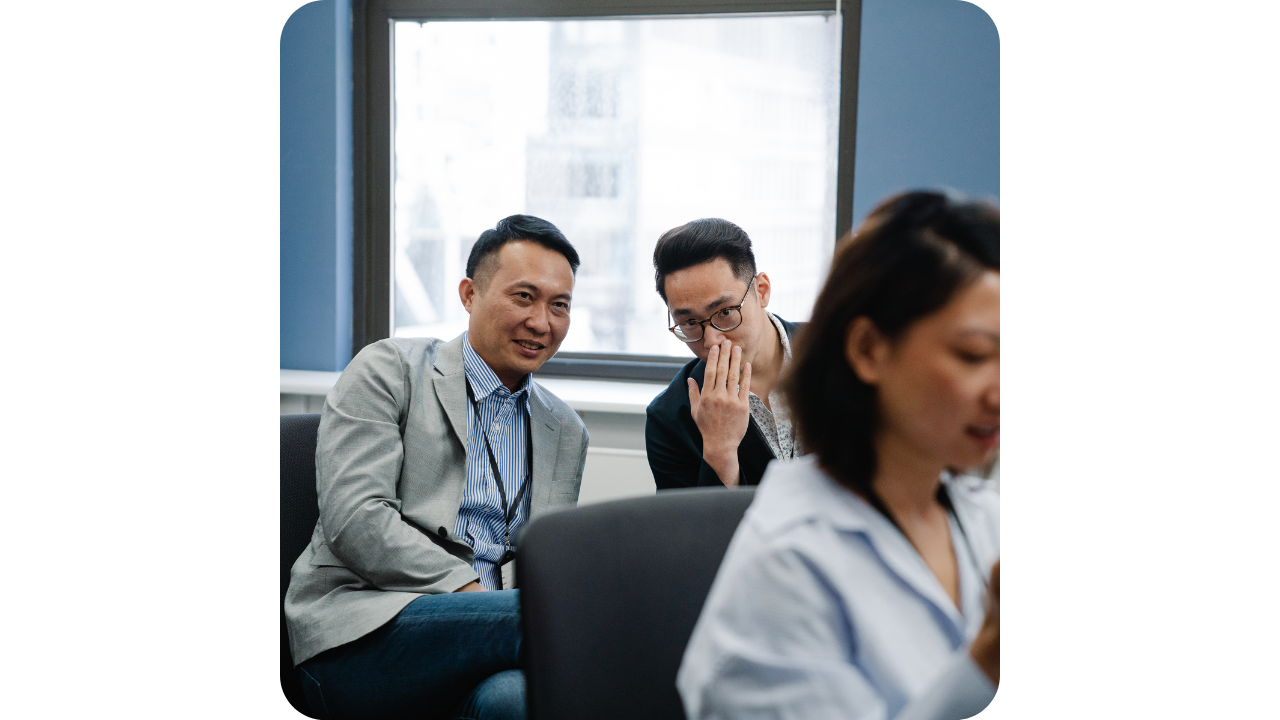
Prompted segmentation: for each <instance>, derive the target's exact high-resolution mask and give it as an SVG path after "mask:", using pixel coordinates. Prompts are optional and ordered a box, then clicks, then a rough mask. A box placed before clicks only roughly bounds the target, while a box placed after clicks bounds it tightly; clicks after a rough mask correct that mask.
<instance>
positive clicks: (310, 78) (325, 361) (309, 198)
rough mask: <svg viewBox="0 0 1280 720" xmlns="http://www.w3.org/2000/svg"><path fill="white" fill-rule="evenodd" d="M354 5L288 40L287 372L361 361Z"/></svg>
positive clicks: (307, 20) (340, 6)
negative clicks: (354, 202)
mask: <svg viewBox="0 0 1280 720" xmlns="http://www.w3.org/2000/svg"><path fill="white" fill-rule="evenodd" d="M350 16H351V3H350V0H319V1H318V2H313V3H309V4H307V5H303V6H302V7H301V8H298V10H297V11H296V12H294V13H293V15H292V16H291V17H290V18H289V21H288V22H287V23H285V26H284V30H283V31H282V32H281V33H280V367H282V368H289V369H294V370H342V369H343V368H345V367H346V366H347V362H348V361H350V360H351V256H352V253H351V232H352V223H351V21H350Z"/></svg>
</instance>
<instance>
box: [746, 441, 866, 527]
mask: <svg viewBox="0 0 1280 720" xmlns="http://www.w3.org/2000/svg"><path fill="white" fill-rule="evenodd" d="M868 510H869V506H868V505H867V504H866V503H865V502H864V501H863V500H862V499H860V498H858V497H857V496H856V495H854V494H853V492H852V491H850V490H849V489H848V488H845V487H844V486H843V485H841V484H840V483H838V482H836V481H835V480H834V479H832V478H831V476H830V475H828V474H827V473H826V471H824V470H823V469H822V468H821V467H819V466H818V464H817V462H816V461H815V459H814V457H813V456H812V455H809V456H804V457H800V458H797V459H794V460H788V461H778V460H775V461H773V462H771V463H769V467H768V469H766V470H765V474H764V477H763V478H761V480H760V486H759V488H757V490H756V497H755V500H754V501H752V503H751V507H750V508H748V509H747V514H746V517H745V518H744V524H749V525H750V526H751V527H752V529H753V530H754V532H755V533H756V534H758V535H759V539H760V540H761V541H762V544H769V545H775V544H779V543H782V544H786V545H796V544H799V545H801V546H803V545H804V540H805V539H806V538H809V537H811V536H821V537H823V538H826V537H827V536H828V535H829V533H830V532H831V531H833V530H857V529H859V528H862V527H864V526H865V524H866V522H867V513H868Z"/></svg>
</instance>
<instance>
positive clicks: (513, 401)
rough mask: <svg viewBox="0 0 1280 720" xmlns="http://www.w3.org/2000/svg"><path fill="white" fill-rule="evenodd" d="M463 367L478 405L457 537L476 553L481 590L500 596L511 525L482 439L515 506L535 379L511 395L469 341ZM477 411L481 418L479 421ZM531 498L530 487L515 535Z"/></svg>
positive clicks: (470, 416)
mask: <svg viewBox="0 0 1280 720" xmlns="http://www.w3.org/2000/svg"><path fill="white" fill-rule="evenodd" d="M462 363H463V367H464V368H465V369H466V374H467V380H468V381H469V382H470V383H471V390H472V392H473V393H474V396H475V405H474V406H473V405H472V404H471V401H470V400H469V399H468V400H467V485H466V488H464V489H463V491H462V506H461V507H459V508H458V521H457V523H456V524H455V525H454V528H453V532H454V537H458V538H462V539H463V540H464V541H466V543H467V544H468V545H470V546H471V549H472V550H474V551H475V559H474V560H473V561H472V567H474V568H475V571H476V573H477V574H479V575H480V584H481V585H483V586H485V587H486V588H488V589H489V590H497V589H498V585H499V583H498V566H497V562H498V560H499V559H500V558H501V557H502V553H503V552H504V551H505V549H506V546H505V539H506V534H507V525H506V522H505V520H504V516H503V510H504V508H503V507H502V498H501V496H500V495H499V494H498V486H497V483H496V482H495V480H494V477H493V470H492V467H491V466H490V464H489V455H488V453H487V452H486V451H485V449H484V437H483V433H484V432H485V431H486V430H487V431H488V435H489V446H490V447H491V448H493V456H494V458H496V459H497V461H498V470H499V471H500V472H501V473H502V486H503V490H504V491H505V492H506V494H507V502H512V501H514V500H515V497H516V495H517V494H518V493H519V492H520V485H521V483H522V482H524V477H525V473H526V472H527V471H528V469H529V465H528V462H527V460H526V459H525V453H526V452H527V451H528V448H527V445H526V443H527V437H528V435H527V433H528V429H527V428H528V423H529V383H530V382H531V381H532V376H529V377H526V378H525V380H524V384H523V385H521V386H520V388H519V389H518V390H517V391H516V392H514V393H513V392H511V391H510V390H508V389H507V388H506V386H505V385H503V384H502V381H501V380H499V379H498V376H497V375H496V374H494V372H493V370H492V369H491V368H490V367H489V366H488V364H486V363H485V361H484V360H482V359H481V358H480V355H478V354H477V353H476V351H475V350H474V349H472V347H471V340H470V339H469V338H468V339H467V340H466V341H465V342H463V343H462ZM477 407H478V409H479V410H480V414H479V416H477V415H476V409H477ZM530 483H532V479H531V480H530ZM532 495H533V488H532V487H530V488H529V489H528V490H526V491H525V495H524V499H523V500H521V502H520V507H519V508H518V509H517V510H516V512H515V516H514V517H512V518H511V532H512V533H514V532H515V529H516V528H517V527H519V526H520V523H522V522H524V521H525V520H526V519H528V517H529V498H530V497H531V496H532Z"/></svg>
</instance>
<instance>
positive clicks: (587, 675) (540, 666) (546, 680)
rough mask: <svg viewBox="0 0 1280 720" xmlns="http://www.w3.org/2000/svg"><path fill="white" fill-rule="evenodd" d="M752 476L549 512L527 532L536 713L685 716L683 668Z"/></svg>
mask: <svg viewBox="0 0 1280 720" xmlns="http://www.w3.org/2000/svg"><path fill="white" fill-rule="evenodd" d="M754 496H755V489H754V488H741V489H733V490H725V489H689V490H669V491H664V492H661V493H658V494H657V495H655V496H650V497H643V498H633V499H628V500H618V501H614V502H606V503H600V504H598V505H590V506H587V507H583V508H576V509H573V510H564V511H559V512H553V513H549V514H547V515H544V516H541V517H539V518H537V519H535V520H534V521H532V522H531V523H529V525H528V526H527V528H526V530H525V532H524V533H523V534H522V535H521V536H520V538H519V550H518V553H519V555H518V558H517V560H516V573H517V586H518V587H519V588H520V606H521V614H522V619H523V627H524V641H523V643H522V648H521V652H522V654H523V658H522V660H523V664H524V672H525V679H526V682H527V689H528V700H529V717H530V718H533V719H534V720H577V719H578V718H583V719H586V718H590V719H592V720H598V719H599V718H609V719H610V720H629V719H631V718H634V719H635V720H665V719H667V718H669V719H670V720H683V718H684V710H683V707H682V706H681V703H680V696H679V694H678V693H677V692H676V685H675V682H676V671H677V670H679V668H680V660H681V658H682V657H683V656H684V648H685V645H686V644H687V643H688V642H689V636H690V635H691V634H692V633H693V626H694V623H696V622H697V620H698V614H699V613H700V612H701V610H702V603H703V601H704V600H705V599H706V596H707V592H708V591H709V590H710V589H711V581H712V580H714V579H715V575H716V571H717V570H718V569H719V567H720V560H721V558H722V557H723V556H724V552H725V550H726V548H728V546H729V540H730V539H731V538H732V537H733V533H734V531H735V530H736V529H737V527H738V523H739V521H741V519H742V515H743V513H744V512H746V509H747V506H748V505H750V504H751V500H752V498H753V497H754Z"/></svg>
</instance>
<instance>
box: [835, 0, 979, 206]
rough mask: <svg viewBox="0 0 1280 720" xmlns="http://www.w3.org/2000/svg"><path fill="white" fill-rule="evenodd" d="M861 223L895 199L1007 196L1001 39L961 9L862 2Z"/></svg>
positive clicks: (955, 3)
mask: <svg viewBox="0 0 1280 720" xmlns="http://www.w3.org/2000/svg"><path fill="white" fill-rule="evenodd" d="M858 64H859V71H858V75H859V77H858V147H857V150H856V159H855V162H854V181H853V183H854V190H853V218H854V220H853V224H854V227H855V228H856V227H857V226H858V225H859V224H861V222H862V219H863V218H864V217H865V216H866V214H867V212H869V211H870V210H871V208H873V207H875V205H876V203H878V202H879V201H880V200H882V199H884V198H885V197H886V196H888V195H889V194H891V193H894V192H898V191H901V190H907V189H911V188H919V187H950V188H953V189H955V190H960V191H963V192H966V193H969V194H972V195H978V196H983V197H991V198H995V199H998V198H999V195H1000V36H999V33H997V31H996V26H995V24H994V23H992V22H991V18H990V17H988V16H987V14H986V13H985V12H983V10H982V9H981V8H979V7H978V6H976V5H971V4H969V3H967V2H962V1H961V0H862V49H861V55H860V57H859V60H858Z"/></svg>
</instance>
